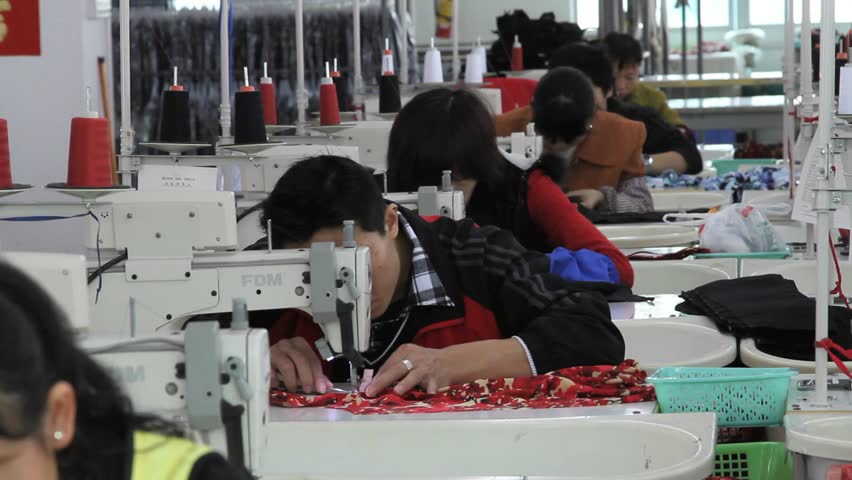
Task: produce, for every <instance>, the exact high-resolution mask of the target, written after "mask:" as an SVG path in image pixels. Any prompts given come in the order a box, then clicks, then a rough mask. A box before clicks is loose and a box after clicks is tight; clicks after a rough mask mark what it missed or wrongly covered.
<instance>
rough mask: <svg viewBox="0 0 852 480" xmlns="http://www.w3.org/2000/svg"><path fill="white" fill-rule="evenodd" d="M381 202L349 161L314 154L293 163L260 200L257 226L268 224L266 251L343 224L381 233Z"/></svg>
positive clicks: (367, 175) (366, 173)
mask: <svg viewBox="0 0 852 480" xmlns="http://www.w3.org/2000/svg"><path fill="white" fill-rule="evenodd" d="M385 206H386V204H385V202H384V199H383V198H382V193H381V191H379V188H378V186H377V185H376V182H375V181H374V179H373V175H372V172H371V171H370V170H368V169H367V168H366V167H363V166H361V165H359V164H357V163H355V162H354V161H352V160H350V159H348V158H343V157H337V156H334V155H320V156H317V157H312V158H308V159H305V160H301V161H299V162H296V163H294V164H293V165H292V166H291V167H290V169H289V170H287V172H286V173H284V175H282V176H281V178H279V179H278V183H276V184H275V188H274V189H273V190H272V193H270V194H269V196H268V197H266V200H264V201H263V208H262V211H261V215H260V221H261V226H262V227H263V229H264V230H265V229H266V225H267V221H270V220H271V221H272V247H273V248H286V247H287V246H288V245H289V244H292V243H304V242H306V241H308V240H310V238H311V237H312V236H313V235H314V233H316V232H317V231H318V230H320V229H323V228H330V227H338V226H343V221H344V220H354V221H355V224H356V225H358V226H359V227H361V229H362V230H364V231H367V232H380V233H382V234H383V233H384V231H385V230H384V227H385Z"/></svg>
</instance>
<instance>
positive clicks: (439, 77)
mask: <svg viewBox="0 0 852 480" xmlns="http://www.w3.org/2000/svg"><path fill="white" fill-rule="evenodd" d="M443 82H444V67H443V65H441V51H440V50H438V49H437V48H430V49H429V50H427V51H426V58H425V59H424V60H423V83H443Z"/></svg>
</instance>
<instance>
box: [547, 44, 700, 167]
mask: <svg viewBox="0 0 852 480" xmlns="http://www.w3.org/2000/svg"><path fill="white" fill-rule="evenodd" d="M550 64H551V65H552V66H553V67H574V68H576V69H579V70H580V71H582V72H583V73H585V74H586V76H588V77H589V79H590V80H591V81H592V84H593V85H594V86H595V92H596V98H599V99H601V105H600V107H601V108H602V109H604V110H607V111H609V112H612V113H615V114H618V115H621V116H623V117H625V118H628V119H630V120H635V121H637V122H642V123H643V124H644V125H645V131H646V132H647V136H646V138H645V143H644V144H643V145H642V153H644V154H645V166H646V167H645V173H646V174H648V175H659V174H660V173H662V172H664V171H666V170H670V169H671V170H674V171H675V172H677V173H687V174H690V175H694V174H697V173H699V172H701V170H703V169H704V165H703V160H702V159H701V152H699V151H698V147H696V146H695V142H693V141H692V140H691V139H690V138H687V136H686V135H684V134H683V132H681V131H680V130H679V129H677V128H675V127H674V126H672V125H669V124H668V123H667V122H666V121H665V120H663V118H662V117H661V116H660V114H659V113H657V112H656V111H655V110H653V109H651V108H648V107H643V106H640V105H636V104H633V103H629V102H624V101H621V100H619V99H618V98H614V97H613V96H612V92H613V87H614V82H615V79H614V77H613V65H612V63H611V62H610V59H609V58H607V56H606V54H605V53H604V51H603V49H602V48H600V47H599V46H597V45H589V44H587V43H583V42H578V43H572V44H568V45H564V46H562V47H560V48H559V49H558V50H556V51H555V52H553V54H552V55H551V56H550Z"/></svg>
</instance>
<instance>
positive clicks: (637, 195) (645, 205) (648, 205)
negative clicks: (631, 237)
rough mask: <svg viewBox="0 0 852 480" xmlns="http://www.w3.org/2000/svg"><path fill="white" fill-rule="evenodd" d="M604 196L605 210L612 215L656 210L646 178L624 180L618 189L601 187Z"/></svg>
mask: <svg viewBox="0 0 852 480" xmlns="http://www.w3.org/2000/svg"><path fill="white" fill-rule="evenodd" d="M600 191H601V193H603V194H604V205H603V206H604V209H605V210H606V211H608V212H612V213H625V212H630V213H643V212H650V211H652V210H654V199H653V198H651V191H650V190H648V184H647V182H646V181H645V177H642V176H640V177H633V178H628V179H626V180H622V181H621V182H620V183H619V184H618V188H612V187H601V188H600Z"/></svg>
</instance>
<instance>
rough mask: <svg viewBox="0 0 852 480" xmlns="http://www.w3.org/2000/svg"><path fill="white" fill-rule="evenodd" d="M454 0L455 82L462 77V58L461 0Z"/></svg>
mask: <svg viewBox="0 0 852 480" xmlns="http://www.w3.org/2000/svg"><path fill="white" fill-rule="evenodd" d="M460 1H461V0H453V26H452V28H453V82H456V81H458V79H459V78H460V77H461V59H460V58H459V2H460Z"/></svg>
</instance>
